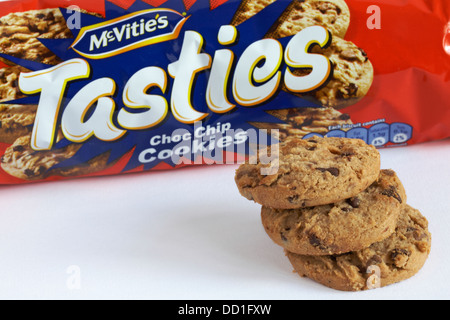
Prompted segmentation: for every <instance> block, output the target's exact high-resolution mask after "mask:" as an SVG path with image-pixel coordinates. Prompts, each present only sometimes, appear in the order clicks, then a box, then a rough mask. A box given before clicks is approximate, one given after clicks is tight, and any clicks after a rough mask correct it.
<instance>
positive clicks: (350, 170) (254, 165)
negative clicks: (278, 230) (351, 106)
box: [235, 137, 380, 209]
mask: <svg viewBox="0 0 450 320" xmlns="http://www.w3.org/2000/svg"><path fill="white" fill-rule="evenodd" d="M277 166H278V168H277ZM269 168H271V169H273V171H276V172H274V173H273V172H270V173H271V174H270V175H264V173H265V172H264V171H265V170H266V171H268V170H269ZM276 169H277V170H276ZM379 173H380V154H379V152H378V151H377V150H376V148H375V147H373V146H369V145H367V144H366V143H365V142H364V141H362V140H359V139H348V138H319V137H314V138H311V139H307V140H302V139H301V138H299V137H288V138H287V139H286V140H285V141H283V142H281V143H280V144H279V157H278V161H273V162H272V164H266V163H262V162H261V161H260V160H259V159H258V160H255V161H253V160H251V161H250V162H247V163H245V164H242V165H241V166H240V167H239V168H238V169H237V171H236V176H235V181H236V184H237V186H238V189H239V191H240V193H241V194H242V195H243V196H244V197H246V198H247V199H249V200H254V201H255V202H257V203H259V204H261V205H263V206H266V207H271V208H277V209H295V208H302V207H310V206H317V205H322V204H329V203H335V202H338V201H341V200H344V199H348V198H351V197H353V196H355V195H357V194H358V193H360V192H361V191H363V190H365V189H366V188H367V187H368V186H369V185H371V184H372V183H373V182H374V181H375V180H376V179H377V178H378V175H379Z"/></svg>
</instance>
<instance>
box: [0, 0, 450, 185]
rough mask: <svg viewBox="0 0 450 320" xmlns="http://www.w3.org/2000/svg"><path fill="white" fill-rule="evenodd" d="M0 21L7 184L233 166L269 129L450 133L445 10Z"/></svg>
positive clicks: (160, 3)
mask: <svg viewBox="0 0 450 320" xmlns="http://www.w3.org/2000/svg"><path fill="white" fill-rule="evenodd" d="M0 17H1V18H0V33H1V39H0V60H1V62H0V68H1V69H0V124H1V126H0V154H1V155H2V157H1V170H0V184H18V183H27V182H32V181H45V180H60V179H68V178H74V177H84V176H93V175H112V174H121V173H131V172H142V171H149V170H159V169H173V168H179V167H184V166H187V165H197V164H210V163H230V162H233V161H234V162H235V161H237V160H238V159H242V158H245V157H246V156H247V155H249V154H250V153H251V151H250V146H251V145H254V144H255V143H256V144H258V143H259V142H260V141H259V140H258V141H255V139H254V138H255V137H257V138H258V139H262V136H263V135H264V134H263V135H261V131H263V132H265V134H266V136H267V137H268V136H269V134H270V133H274V135H270V137H271V138H273V137H276V139H281V140H282V139H284V138H286V137H287V136H290V135H297V136H301V137H304V138H307V137H310V136H314V135H318V136H334V137H349V138H357V139H363V140H365V141H366V142H367V143H369V144H373V145H375V146H376V147H380V148H381V147H391V146H407V145H412V144H416V143H421V142H426V141H431V140H438V139H444V138H447V137H449V136H450V101H449V99H448V96H449V92H450V3H449V2H448V1H447V0H434V1H427V0H370V1H365V0H345V1H344V0H299V1H283V0H277V1H274V0H244V1H237V0H228V1H227V0H217V1H213V0H211V1H205V0H197V1H196V0H184V1H182V0H166V1H164V0H142V1H141V0H137V1H133V0H111V1H103V0H89V1H87V0H73V1H63V0H24V1H9V0H6V1H2V2H0ZM275 133H276V134H275ZM267 137H266V138H267ZM230 159H231V160H230Z"/></svg>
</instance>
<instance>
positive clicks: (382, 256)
mask: <svg viewBox="0 0 450 320" xmlns="http://www.w3.org/2000/svg"><path fill="white" fill-rule="evenodd" d="M430 249H431V234H430V232H429V231H428V221H427V220H426V218H425V217H423V216H422V215H421V213H420V212H419V211H418V210H416V209H414V208H412V207H410V206H408V205H405V206H404V209H403V212H402V214H401V216H400V219H399V222H398V224H397V228H396V230H395V232H394V234H392V235H391V236H390V237H389V238H387V239H386V240H384V241H381V242H377V243H374V244H372V245H371V246H369V247H368V248H366V249H363V250H359V251H354V252H350V253H345V254H341V255H330V256H305V255H298V254H294V253H291V252H288V251H286V255H287V257H288V258H289V260H290V262H291V264H292V266H293V267H294V269H295V271H296V272H297V273H298V274H299V275H300V276H302V277H305V276H306V277H308V278H310V279H312V280H315V281H317V282H319V283H321V284H323V285H325V286H327V287H330V288H333V289H337V290H342V291H361V290H368V289H373V288H378V287H385V286H387V285H390V284H393V283H397V282H400V281H402V280H406V279H408V278H410V277H412V276H413V275H415V274H416V273H417V272H418V271H419V270H420V269H421V268H422V267H423V265H424V263H425V261H426V260H427V258H428V255H429V253H430Z"/></svg>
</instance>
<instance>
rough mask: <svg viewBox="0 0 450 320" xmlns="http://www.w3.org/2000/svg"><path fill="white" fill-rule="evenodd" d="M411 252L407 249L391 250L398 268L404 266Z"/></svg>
mask: <svg viewBox="0 0 450 320" xmlns="http://www.w3.org/2000/svg"><path fill="white" fill-rule="evenodd" d="M410 255H411V253H410V252H409V251H408V250H406V249H394V250H392V251H391V259H392V261H393V262H394V265H395V266H396V267H397V268H404V267H405V266H406V264H407V262H408V259H409V256H410Z"/></svg>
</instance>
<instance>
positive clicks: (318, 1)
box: [266, 0, 350, 39]
mask: <svg viewBox="0 0 450 320" xmlns="http://www.w3.org/2000/svg"><path fill="white" fill-rule="evenodd" d="M349 25H350V10H349V8H348V6H347V4H346V3H345V1H343V0H305V1H292V3H291V4H290V5H289V6H288V7H287V9H286V10H285V12H284V13H283V14H282V15H281V17H280V18H279V19H278V21H277V22H276V23H275V25H274V26H272V28H271V30H270V31H269V32H268V34H267V35H266V37H267V38H274V39H279V38H283V37H288V36H291V35H294V34H296V33H298V32H300V31H301V30H303V29H305V28H307V27H311V26H324V27H325V28H327V29H328V30H329V31H330V32H331V34H332V35H334V36H337V37H340V38H344V37H345V34H346V33H347V29H348V27H349Z"/></svg>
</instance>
